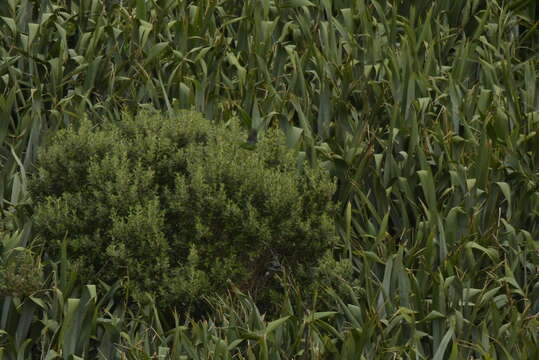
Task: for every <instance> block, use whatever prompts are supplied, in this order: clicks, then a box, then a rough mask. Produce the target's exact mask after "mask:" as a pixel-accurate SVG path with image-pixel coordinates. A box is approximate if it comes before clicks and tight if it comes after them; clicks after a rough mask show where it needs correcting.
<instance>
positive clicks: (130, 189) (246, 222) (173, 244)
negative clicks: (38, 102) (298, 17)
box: [29, 112, 335, 311]
mask: <svg viewBox="0 0 539 360" xmlns="http://www.w3.org/2000/svg"><path fill="white" fill-rule="evenodd" d="M231 125H232V126H231V127H230V128H225V127H223V126H213V125H212V124H211V123H210V122H209V121H208V120H205V119H204V118H202V117H201V116H200V115H198V116H197V115H196V114H193V113H189V112H183V113H180V114H178V115H177V116H173V117H162V116H156V115H150V114H148V113H143V114H142V115H141V116H139V117H138V118H137V119H130V118H125V119H123V121H122V122H120V123H118V124H113V123H106V124H105V126H103V128H102V129H99V130H96V129H93V127H92V125H91V124H90V123H89V122H87V121H85V122H83V123H82V125H81V126H80V128H79V129H74V128H73V127H70V128H68V129H66V130H60V131H58V132H57V133H56V134H55V136H54V137H53V138H52V139H51V143H50V144H48V145H44V146H42V148H41V149H42V151H40V152H39V156H38V160H37V166H38V169H37V171H36V172H35V175H34V176H33V177H32V179H31V181H30V183H29V189H30V195H31V197H32V199H33V201H34V203H33V207H34V209H35V213H34V216H33V221H34V234H35V235H36V239H37V240H36V241H37V242H39V243H42V244H43V245H44V247H45V253H47V254H48V255H50V256H51V257H52V258H53V259H58V258H59V257H60V253H61V248H62V244H63V242H64V241H65V242H66V249H65V250H66V251H67V256H68V258H69V259H70V261H73V262H75V263H77V264H78V270H77V272H78V273H79V277H80V278H81V280H82V281H83V282H84V283H86V282H90V283H93V284H95V283H98V281H99V280H102V281H105V282H106V283H113V282H114V281H116V280H118V279H121V280H122V281H121V284H122V287H123V288H124V289H125V291H126V292H128V293H129V294H130V295H132V296H133V297H134V298H136V299H138V300H139V301H143V300H144V297H145V296H146V295H145V292H151V293H152V294H153V295H154V296H155V298H156V299H159V301H158V304H159V305H160V307H165V308H166V307H167V306H170V305H174V306H180V307H181V306H183V308H181V310H183V311H185V310H187V309H186V308H185V307H186V306H190V305H196V307H197V308H199V309H200V307H201V302H202V301H203V299H204V298H205V297H208V296H209V295H211V294H219V293H221V294H222V295H223V294H224V291H225V290H226V283H227V279H231V280H232V281H233V282H234V283H235V284H237V285H238V286H240V287H241V288H242V289H244V291H248V292H250V293H251V294H253V295H256V296H255V298H256V299H258V298H259V296H258V293H261V295H260V297H262V296H263V295H268V290H269V289H271V288H272V286H271V283H270V282H269V281H270V280H271V277H270V276H269V275H273V272H271V271H269V269H270V267H271V266H270V265H271V263H272V262H277V263H278V264H281V265H282V266H286V267H287V268H288V269H290V270H291V271H293V272H294V273H295V274H296V275H299V274H300V272H301V273H305V272H306V271H307V270H308V267H309V266H312V265H314V264H316V261H317V259H319V258H321V257H322V255H323V254H324V252H325V251H326V250H328V249H329V248H330V247H331V245H333V244H334V238H335V226H334V222H333V217H334V213H333V211H332V208H333V206H332V205H331V197H332V195H333V193H334V192H335V188H334V186H333V184H332V183H331V181H330V180H329V177H328V175H327V173H325V172H324V171H321V170H313V169H305V174H304V175H303V176H302V175H300V174H299V173H298V171H297V170H296V162H297V160H296V156H295V154H294V152H293V151H290V150H288V149H287V148H286V146H285V145H284V139H283V137H282V135H280V134H279V133H276V132H275V131H273V132H272V134H271V135H273V136H269V135H268V136H266V137H265V138H264V139H261V140H260V141H259V143H258V144H257V146H256V149H253V150H247V149H243V148H242V147H241V146H240V145H241V143H242V141H244V137H245V135H244V132H242V131H241V130H240V129H239V127H238V126H235V124H231ZM279 135H280V136H279ZM304 275H305V276H307V275H306V274H304Z"/></svg>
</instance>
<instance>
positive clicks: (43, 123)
mask: <svg viewBox="0 0 539 360" xmlns="http://www.w3.org/2000/svg"><path fill="white" fill-rule="evenodd" d="M537 14H538V6H537V4H536V2H535V1H533V0H530V1H527V0H515V1H509V0H508V1H502V0H498V1H497V0H486V1H482V0H445V1H444V0H440V1H435V2H432V1H426V0H425V1H414V2H410V1H398V0H393V1H390V0H386V1H383V0H381V1H367V0H355V1H350V0H341V1H339V0H334V1H331V0H311V1H309V0H275V1H273V0H259V1H255V0H247V1H244V2H236V1H226V0H223V1H220V0H206V1H204V0H201V1H184V0H162V1H161V0H157V1H145V0H136V1H135V0H126V1H103V0H89V1H61V0H55V1H51V0H33V1H30V0H7V1H3V2H1V3H0V116H1V117H0V120H1V121H0V143H1V148H0V160H1V163H2V166H1V169H0V171H1V173H0V193H1V194H2V196H0V201H1V209H2V229H1V231H2V269H3V270H2V271H1V274H2V275H1V276H2V279H1V280H2V282H1V283H0V292H2V294H3V295H4V296H3V297H2V299H1V302H2V304H1V305H2V306H1V308H0V311H1V312H0V349H1V350H0V354H1V355H0V357H2V356H3V357H4V358H7V359H16V358H30V357H32V356H33V357H34V358H48V359H53V358H66V359H67V358H73V357H75V358H76V357H83V358H96V357H101V358H122V356H124V357H128V358H137V359H138V358H159V357H160V358H167V357H170V358H182V357H183V358H200V359H207V358H215V359H227V358H233V357H234V358H261V359H291V358H305V359H316V358H335V359H347V358H350V359H357V358H361V357H363V358H365V359H373V358H382V359H386V358H387V359H390V358H399V357H402V358H411V357H413V358H425V359H430V358H435V359H444V358H450V359H463V358H493V359H513V358H514V359H535V358H537V357H539V339H538V335H537V334H538V333H539V320H538V318H537V317H538V312H539V242H538V240H537V239H538V238H539V223H538V222H537V217H538V216H539V191H538V189H539V178H538V176H539V175H538V166H539V157H538V156H539V155H538V154H539V133H538V129H539V90H538V89H539V87H538V85H539V81H538V76H537V73H538V69H539V57H538V54H539V52H538V49H539V43H538V42H539V33H538V30H537V27H538V26H539V25H538V24H539V23H538V15H537ZM148 107H152V108H156V109H159V110H161V111H163V112H164V113H170V114H173V113H174V112H175V111H177V110H179V109H184V108H186V109H191V108H193V109H194V110H197V111H199V112H201V113H203V114H204V116H205V117H206V118H208V119H210V120H211V121H213V122H214V123H215V124H219V123H226V122H228V121H229V120H230V119H234V118H236V119H239V121H240V122H241V123H242V124H243V126H244V127H245V129H246V130H251V131H257V132H258V133H260V134H261V136H263V134H264V133H265V131H266V129H268V128H270V127H273V126H275V127H279V128H280V129H281V131H282V132H283V133H284V135H285V137H286V142H287V145H288V146H289V147H291V148H295V149H296V150H298V151H299V156H300V158H301V159H305V160H307V161H308V163H309V165H310V166H311V167H314V168H318V167H319V168H323V169H326V170H328V171H329V172H330V173H331V174H332V176H334V177H335V178H336V180H337V185H338V188H337V191H336V193H335V195H334V200H335V201H336V202H338V203H339V204H341V209H340V215H339V216H338V217H337V219H336V221H337V223H338V231H339V235H340V239H341V240H340V243H339V245H338V246H336V248H335V249H334V255H333V256H330V257H327V258H326V259H325V260H324V263H323V264H322V265H321V268H322V269H323V273H324V274H325V275H324V276H325V279H324V281H323V282H321V283H320V287H319V290H318V292H307V293H306V292H305V291H302V289H301V287H298V286H295V281H294V279H293V278H290V276H284V275H283V276H282V282H283V286H284V287H285V288H286V289H287V290H286V292H285V297H284V299H283V304H282V305H281V306H280V312H279V313H278V314H275V315H273V316H272V318H269V319H268V318H266V317H265V316H263V315H261V314H260V313H259V312H258V310H257V309H256V306H255V304H254V303H253V302H252V301H251V300H250V299H249V297H248V296H246V295H243V294H242V293H241V292H240V291H239V290H238V289H235V290H234V291H233V292H232V293H233V294H232V295H231V297H230V298H226V299H222V301H220V302H215V303H214V305H213V306H214V311H213V313H212V316H211V317H208V318H207V319H206V320H205V321H194V320H193V321H190V320H186V318H185V314H183V313H179V314H171V313H162V312H161V308H159V307H158V306H155V302H154V301H153V299H151V298H149V299H148V301H147V302H146V303H144V304H141V305H140V307H137V308H133V307H129V306H124V304H123V303H122V302H118V300H117V297H116V296H114V295H115V294H116V293H117V292H118V291H119V292H121V289H118V287H119V286H120V285H118V284H105V283H98V284H91V285H83V286H81V285H77V284H78V283H77V279H76V271H73V269H72V264H71V262H70V259H69V258H68V256H69V254H68V253H67V254H66V252H65V251H60V252H59V254H58V258H56V259H53V261H51V262H48V261H46V260H45V257H44V256H45V254H41V253H40V251H39V248H38V247H36V246H35V245H34V241H33V240H34V234H33V231H32V219H31V217H30V214H31V213H32V206H33V205H32V199H31V198H30V197H29V194H28V191H27V184H28V183H27V181H28V178H29V177H30V176H32V174H33V172H34V168H33V164H34V162H35V159H36V154H37V151H38V148H39V147H40V145H41V144H42V143H43V142H44V141H45V140H46V139H47V138H48V137H49V136H50V135H51V134H52V133H54V132H56V131H57V130H58V129H60V128H64V127H66V126H67V125H69V124H77V123H79V122H80V121H81V120H82V119H84V118H85V117H88V118H89V119H90V120H91V121H93V122H95V123H106V122H121V121H122V118H123V116H124V114H126V113H127V114H133V115H134V114H136V113H138V112H140V111H141V110H142V109H145V108H148ZM246 133H247V132H246ZM23 248H28V249H30V250H24V249H23ZM42 261H43V263H42ZM42 265H44V266H42ZM40 269H41V270H40ZM40 272H41V273H42V275H43V276H42V278H40V277H39V276H37V275H36V274H38V275H39V273H40ZM31 354H32V355H31Z"/></svg>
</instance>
